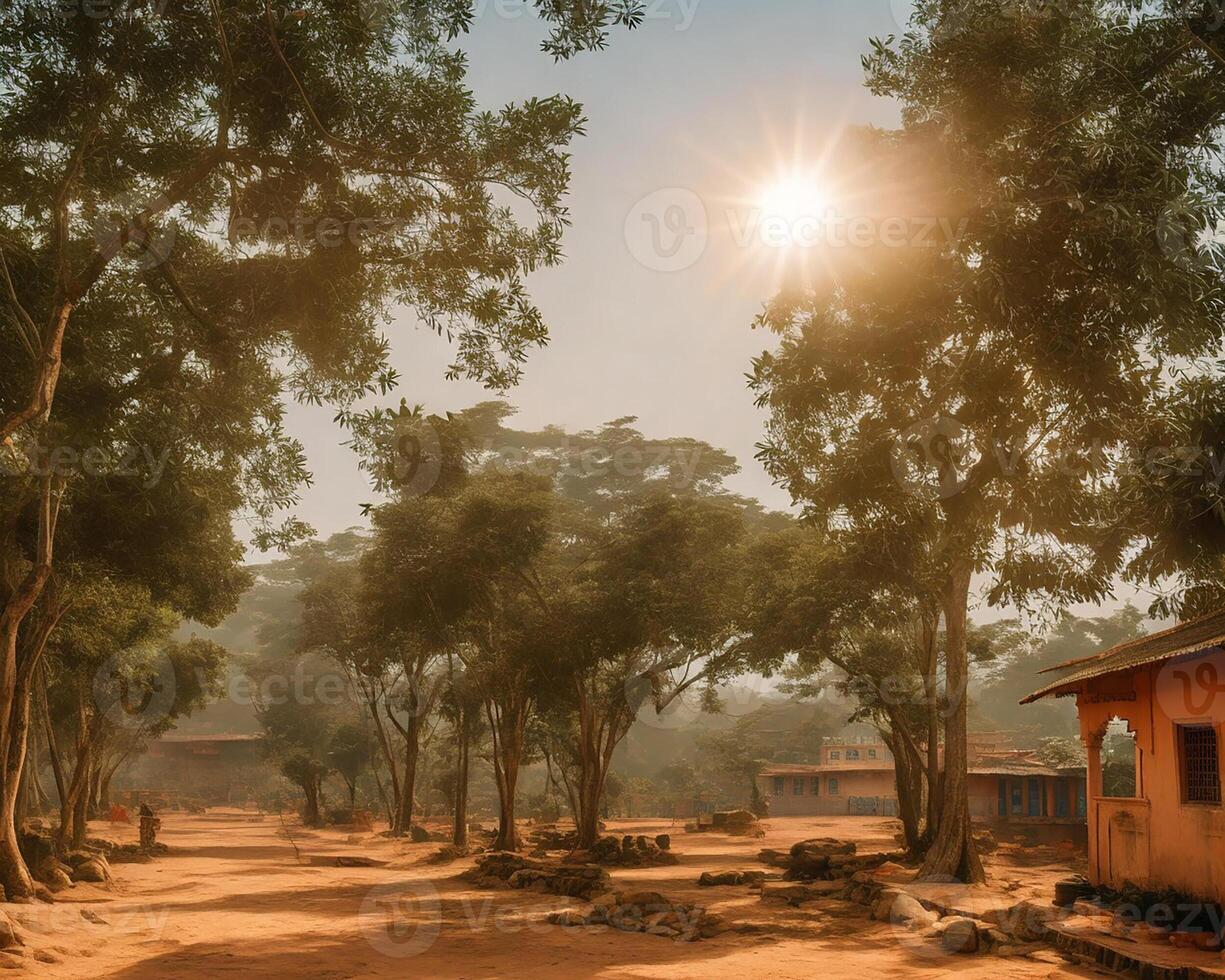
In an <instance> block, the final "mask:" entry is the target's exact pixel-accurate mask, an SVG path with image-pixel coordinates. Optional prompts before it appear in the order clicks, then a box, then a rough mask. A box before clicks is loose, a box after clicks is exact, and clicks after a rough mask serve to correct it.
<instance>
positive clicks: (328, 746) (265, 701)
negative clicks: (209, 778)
mask: <svg viewBox="0 0 1225 980" xmlns="http://www.w3.org/2000/svg"><path fill="white" fill-rule="evenodd" d="M334 676H335V675H334V674H333V672H332V670H331V668H330V665H329V664H328V663H327V662H326V661H323V660H321V659H319V658H313V657H309V656H305V657H301V658H291V659H283V660H282V659H271V658H265V659H262V660H260V661H258V662H256V663H255V664H253V665H252V668H251V677H252V680H254V681H255V682H256V688H257V689H259V690H260V692H261V693H260V694H259V695H258V697H257V700H256V704H255V707H256V711H257V713H258V717H259V720H260V723H261V724H262V725H263V728H264V742H263V744H264V750H265V752H266V753H267V754H268V756H269V758H271V759H272V760H273V761H275V762H276V764H277V765H278V766H279V767H280V770H281V773H282V775H284V776H285V778H286V779H288V780H289V781H290V782H292V783H294V784H295V785H296V786H297V787H298V788H299V789H301V790H302V800H303V806H302V811H301V812H302V822H303V823H304V824H305V825H306V826H308V827H319V826H322V825H323V812H322V808H323V805H324V797H323V791H324V789H323V783H324V780H325V779H326V778H327V776H328V774H329V773H331V772H332V771H333V768H334V765H333V761H332V760H333V754H332V753H333V741H334V739H335V736H336V733H337V730H338V729H339V727H340V725H341V724H343V722H342V720H341V719H342V714H343V713H342V711H341V710H340V709H341V702H340V699H339V694H338V692H337V691H336V690H334V689H333V688H332V687H331V685H329V683H328V680H329V678H331V677H334ZM269 677H277V678H282V679H288V678H291V677H292V678H293V685H292V690H291V688H290V686H289V685H288V684H287V685H285V686H284V687H280V686H279V685H270V684H265V683H261V681H265V680H266V679H268V678H269Z"/></svg>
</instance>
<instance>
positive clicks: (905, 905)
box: [887, 892, 940, 929]
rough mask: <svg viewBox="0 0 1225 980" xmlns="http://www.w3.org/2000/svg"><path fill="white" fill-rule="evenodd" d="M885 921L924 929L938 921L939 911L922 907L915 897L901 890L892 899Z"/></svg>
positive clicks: (910, 927)
mask: <svg viewBox="0 0 1225 980" xmlns="http://www.w3.org/2000/svg"><path fill="white" fill-rule="evenodd" d="M887 921H889V922H892V923H894V924H896V925H904V926H906V927H907V928H909V929H926V928H927V927H928V926H934V925H935V924H936V923H937V922H939V921H940V913H938V912H932V911H931V910H929V909H926V908H924V907H923V905H922V903H921V902H920V901H919V900H918V899H917V898H915V897H914V896H912V895H907V894H906V893H904V892H903V893H902V894H900V895H898V896H897V898H895V899H894V900H893V904H892V905H891V906H890V908H889V914H888V919H887Z"/></svg>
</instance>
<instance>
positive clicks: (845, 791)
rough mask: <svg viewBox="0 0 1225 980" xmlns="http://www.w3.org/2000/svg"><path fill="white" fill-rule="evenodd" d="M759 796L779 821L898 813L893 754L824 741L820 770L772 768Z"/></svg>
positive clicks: (871, 745) (760, 779) (862, 742)
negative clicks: (804, 817)
mask: <svg viewBox="0 0 1225 980" xmlns="http://www.w3.org/2000/svg"><path fill="white" fill-rule="evenodd" d="M757 791H758V792H759V793H760V794H761V795H762V796H763V797H765V798H766V799H768V800H769V802H770V815H771V816H776V817H785V816H834V815H837V814H846V813H858V814H864V815H879V816H893V815H894V814H896V813H897V788H896V785H895V782H894V778H893V754H892V753H891V752H890V751H889V749H888V747H886V745H885V743H884V742H881V741H879V740H872V739H870V738H858V737H852V738H827V739H824V740H823V742H822V745H821V761H820V763H818V764H815V765H796V764H786V763H772V764H770V765H767V766H766V767H765V768H764V769H762V770H761V772H760V773H759V774H758V776H757Z"/></svg>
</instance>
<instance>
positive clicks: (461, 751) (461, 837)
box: [451, 705, 471, 847]
mask: <svg viewBox="0 0 1225 980" xmlns="http://www.w3.org/2000/svg"><path fill="white" fill-rule="evenodd" d="M468 728H469V724H468V709H467V708H466V707H464V706H463V705H461V706H460V709H459V720H458V725H457V729H458V736H459V738H458V744H457V745H456V755H455V822H454V826H453V827H452V830H451V843H452V844H454V845H455V846H456V847H466V846H467V845H468V751H469V748H470V746H471V739H470V737H469V734H470V733H469V731H468Z"/></svg>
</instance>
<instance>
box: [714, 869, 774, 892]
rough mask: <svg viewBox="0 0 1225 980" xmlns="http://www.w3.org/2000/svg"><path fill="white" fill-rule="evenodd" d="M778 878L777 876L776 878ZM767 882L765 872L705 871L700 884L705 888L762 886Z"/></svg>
mask: <svg viewBox="0 0 1225 980" xmlns="http://www.w3.org/2000/svg"><path fill="white" fill-rule="evenodd" d="M776 877H777V876H776ZM765 880H766V872H764V871H703V872H702V875H701V877H699V878H698V884H699V885H701V886H702V887H703V888H713V887H716V886H719V885H749V886H750V887H751V886H754V885H761V884H762V883H763V882H764V881H765Z"/></svg>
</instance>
